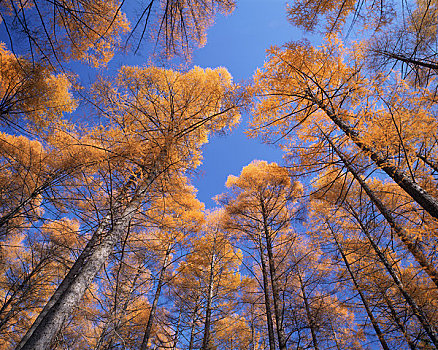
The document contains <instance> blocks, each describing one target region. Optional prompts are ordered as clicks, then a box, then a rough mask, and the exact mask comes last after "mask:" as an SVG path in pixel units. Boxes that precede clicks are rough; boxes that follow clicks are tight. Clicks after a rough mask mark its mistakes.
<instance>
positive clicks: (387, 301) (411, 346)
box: [382, 292, 416, 350]
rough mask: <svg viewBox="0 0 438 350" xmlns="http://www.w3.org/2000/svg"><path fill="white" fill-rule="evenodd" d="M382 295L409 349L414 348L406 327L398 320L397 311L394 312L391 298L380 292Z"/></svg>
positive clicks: (413, 349) (412, 349)
mask: <svg viewBox="0 0 438 350" xmlns="http://www.w3.org/2000/svg"><path fill="white" fill-rule="evenodd" d="M382 296H383V300H385V303H386V305H388V308H389V311H390V313H391V316H392V318H393V319H394V321H395V323H396V325H397V328H398V329H399V330H400V332H401V333H402V334H403V338H405V340H406V342H407V343H408V345H409V348H410V349H411V350H415V349H416V346H415V344H414V342H413V341H412V339H411V337H410V336H409V334H408V332H407V331H406V328H405V327H404V325H403V323H402V321H401V320H400V317H398V315H397V312H396V310H395V308H394V305H393V304H392V302H391V300H390V299H389V298H388V297H387V296H386V294H385V292H383V293H382Z"/></svg>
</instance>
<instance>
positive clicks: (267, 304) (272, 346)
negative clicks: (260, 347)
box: [259, 236, 275, 350]
mask: <svg viewBox="0 0 438 350" xmlns="http://www.w3.org/2000/svg"><path fill="white" fill-rule="evenodd" d="M259 250H260V262H261V264H262V278H263V294H264V296H265V308H266V322H267V325H268V340H269V349H270V350H275V337H274V325H273V323H272V313H271V301H270V299H269V285H268V270H267V267H266V261H265V255H264V252H263V246H262V241H261V237H260V236H259Z"/></svg>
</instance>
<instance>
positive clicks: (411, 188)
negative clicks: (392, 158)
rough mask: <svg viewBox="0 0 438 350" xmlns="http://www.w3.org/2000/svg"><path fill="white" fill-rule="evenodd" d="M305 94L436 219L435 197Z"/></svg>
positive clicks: (320, 102) (315, 99) (437, 205)
mask: <svg viewBox="0 0 438 350" xmlns="http://www.w3.org/2000/svg"><path fill="white" fill-rule="evenodd" d="M306 94H307V96H308V97H309V99H311V101H312V102H313V103H315V104H316V105H317V106H318V107H319V108H320V109H322V110H323V111H324V112H325V113H326V115H327V116H328V117H329V118H330V119H331V120H332V121H333V123H335V124H336V126H338V127H339V129H341V130H342V131H343V132H344V134H345V135H346V136H348V137H349V138H350V140H351V141H353V142H354V143H355V144H356V145H357V146H358V147H359V148H360V149H361V150H362V151H363V152H365V153H366V154H367V155H368V156H369V157H370V158H371V160H372V161H373V162H374V163H375V164H376V165H377V166H378V167H379V168H380V169H382V170H383V171H384V172H385V173H386V174H387V175H388V176H389V177H390V178H391V179H393V180H394V182H395V183H396V184H398V185H399V186H400V187H401V188H402V189H403V190H404V191H405V192H406V193H407V194H409V195H410V196H411V197H412V199H413V200H414V201H415V202H417V203H418V204H419V205H420V206H421V207H422V208H423V209H424V210H425V211H427V212H428V213H429V214H430V215H431V216H432V217H434V218H436V219H438V200H437V199H436V198H434V197H433V196H431V195H430V194H429V193H428V192H427V191H426V190H425V189H423V188H422V187H421V186H420V185H418V184H417V183H415V182H414V181H413V180H412V179H410V178H409V177H408V176H406V175H405V174H404V173H403V171H401V170H400V169H397V167H395V166H394V165H391V164H390V163H389V162H388V161H387V159H386V158H385V157H384V156H382V155H380V154H378V153H377V152H375V151H374V150H373V149H371V148H370V147H369V146H367V145H366V144H365V143H363V142H362V141H361V139H360V137H359V134H358V132H357V131H356V130H354V129H353V128H352V127H350V126H349V125H347V123H345V122H344V121H343V120H342V119H341V118H339V116H338V115H337V114H336V113H335V111H334V110H333V109H332V108H331V107H329V106H327V105H326V104H324V103H323V101H321V100H319V99H318V98H317V97H316V96H315V95H314V94H313V93H312V92H311V91H310V89H307V90H306Z"/></svg>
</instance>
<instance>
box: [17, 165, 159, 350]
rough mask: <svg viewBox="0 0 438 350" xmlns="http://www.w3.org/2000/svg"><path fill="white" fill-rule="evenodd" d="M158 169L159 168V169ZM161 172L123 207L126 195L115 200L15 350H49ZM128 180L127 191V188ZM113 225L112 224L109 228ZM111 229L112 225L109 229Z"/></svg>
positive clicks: (151, 174)
mask: <svg viewBox="0 0 438 350" xmlns="http://www.w3.org/2000/svg"><path fill="white" fill-rule="evenodd" d="M156 170H157V169H156ZM157 174H158V172H157V171H152V172H151V173H150V174H149V176H148V178H147V179H146V180H145V181H144V183H143V184H142V185H141V186H140V187H139V188H138V190H137V191H136V194H135V195H134V196H133V197H132V199H131V200H130V201H129V202H128V204H126V206H124V205H123V204H121V203H122V200H121V199H123V197H125V194H124V193H123V192H124V191H122V193H121V198H120V199H119V200H116V203H115V206H114V207H113V208H112V209H113V212H112V214H113V216H112V220H111V215H110V214H108V215H107V216H106V217H105V218H104V219H103V220H102V222H101V223H100V225H99V226H98V228H97V230H96V232H95V233H94V234H93V236H92V238H91V239H90V241H89V242H88V244H87V245H86V247H85V248H84V250H83V251H82V253H81V255H80V256H79V257H78V259H77V260H76V262H75V263H74V264H73V266H72V268H71V269H70V271H69V272H68V273H67V276H66V277H65V278H64V280H63V281H62V282H61V284H60V285H59V287H58V288H57V290H56V291H55V293H54V294H53V295H52V297H51V298H50V300H49V301H48V303H47V304H46V306H45V307H44V309H43V310H42V311H41V313H40V314H39V315H38V317H37V319H36V320H35V322H34V323H33V324H32V326H31V327H30V329H29V330H28V331H27V333H26V334H25V336H24V337H23V338H22V339H21V341H20V343H19V344H18V345H17V347H16V350H47V349H49V348H50V344H51V342H52V340H53V339H54V338H55V336H56V335H57V333H58V332H59V330H60V329H61V327H62V325H63V324H64V322H65V320H66V319H67V318H68V317H69V316H70V315H71V313H72V311H73V309H74V308H75V307H76V306H77V305H78V304H79V302H80V300H81V299H82V297H83V295H84V294H85V291H86V290H87V288H88V286H89V285H90V283H91V282H92V280H93V279H94V277H95V276H96V274H97V273H98V272H99V270H100V269H101V268H102V266H103V264H104V263H105V261H106V260H107V258H108V257H109V255H110V254H111V252H112V251H113V248H114V246H115V245H116V243H117V241H119V240H120V239H121V237H122V234H123V233H124V232H126V230H127V229H128V226H129V222H130V221H131V219H132V218H133V216H134V214H135V213H136V211H137V210H138V207H139V206H140V204H141V202H142V200H143V198H144V196H145V195H146V193H147V191H148V189H149V186H150V185H151V184H152V182H153V181H154V180H155V178H156V176H157ZM128 185H129V181H128V183H127V185H126V186H125V188H128V187H129V186H128ZM110 224H112V225H111V226H110ZM108 226H110V227H109V228H108Z"/></svg>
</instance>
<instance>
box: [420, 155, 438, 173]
mask: <svg viewBox="0 0 438 350" xmlns="http://www.w3.org/2000/svg"><path fill="white" fill-rule="evenodd" d="M417 157H418V158H420V159H421V160H422V161H423V162H424V163H426V164H427V165H428V166H429V167H431V168H432V170H433V171H435V172H437V173H438V164H437V163H435V162H433V161H431V160H430V159H428V158H426V157H425V156H423V155H421V154H417Z"/></svg>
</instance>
